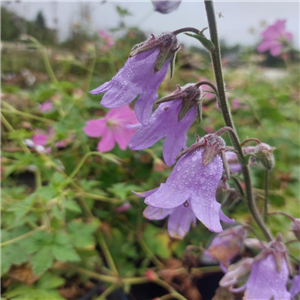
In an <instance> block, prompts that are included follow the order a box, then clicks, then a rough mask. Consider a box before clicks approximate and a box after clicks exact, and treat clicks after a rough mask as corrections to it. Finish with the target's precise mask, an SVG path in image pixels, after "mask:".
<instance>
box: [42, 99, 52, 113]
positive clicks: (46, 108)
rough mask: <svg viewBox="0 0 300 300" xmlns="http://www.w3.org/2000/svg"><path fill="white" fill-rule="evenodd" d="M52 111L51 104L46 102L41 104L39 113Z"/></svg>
mask: <svg viewBox="0 0 300 300" xmlns="http://www.w3.org/2000/svg"><path fill="white" fill-rule="evenodd" d="M52 109H53V104H52V102H51V101H46V102H44V103H43V104H41V105H40V111H41V112H46V111H50V110H52Z"/></svg>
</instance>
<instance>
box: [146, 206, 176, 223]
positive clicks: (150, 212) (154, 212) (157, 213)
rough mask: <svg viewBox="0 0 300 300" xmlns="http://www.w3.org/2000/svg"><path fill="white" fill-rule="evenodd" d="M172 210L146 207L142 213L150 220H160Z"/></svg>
mask: <svg viewBox="0 0 300 300" xmlns="http://www.w3.org/2000/svg"><path fill="white" fill-rule="evenodd" d="M172 211H173V209H163V208H158V207H153V206H147V207H146V208H145V210H144V212H143V215H144V217H145V218H147V219H150V220H162V219H164V218H166V217H167V216H168V215H169V214H170V213H171V212H172Z"/></svg>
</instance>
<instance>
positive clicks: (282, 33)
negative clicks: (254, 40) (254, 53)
mask: <svg viewBox="0 0 300 300" xmlns="http://www.w3.org/2000/svg"><path fill="white" fill-rule="evenodd" d="M285 22H286V20H277V21H276V22H275V23H274V24H272V25H270V26H269V27H268V28H267V29H266V30H265V31H263V32H262V33H261V35H262V37H263V39H264V40H263V41H262V42H261V43H260V44H259V45H258V47H257V50H258V52H265V51H267V50H270V53H271V55H273V56H278V55H279V54H280V53H281V52H282V49H283V47H284V45H285V44H287V43H290V42H291V41H292V39H293V35H292V33H290V32H287V31H286V30H285Z"/></svg>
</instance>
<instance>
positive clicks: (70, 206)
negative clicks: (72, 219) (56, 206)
mask: <svg viewBox="0 0 300 300" xmlns="http://www.w3.org/2000/svg"><path fill="white" fill-rule="evenodd" d="M63 205H64V207H65V208H66V209H67V210H70V211H72V212H75V213H81V212H82V210H81V207H80V206H79V205H78V204H77V203H76V201H74V200H72V199H67V200H65V201H64V202H63Z"/></svg>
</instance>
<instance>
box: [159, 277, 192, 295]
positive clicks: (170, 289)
mask: <svg viewBox="0 0 300 300" xmlns="http://www.w3.org/2000/svg"><path fill="white" fill-rule="evenodd" d="M154 282H155V283H156V284H158V285H160V286H161V287H163V288H164V289H166V290H167V291H168V292H169V293H170V294H171V295H172V296H173V298H176V299H178V300H187V299H186V298H185V297H183V296H182V295H180V294H179V293H178V292H177V291H176V290H175V289H174V288H173V287H172V286H170V285H169V284H168V283H166V282H165V281H162V280H161V279H159V278H157V279H156V280H155V281H154Z"/></svg>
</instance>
